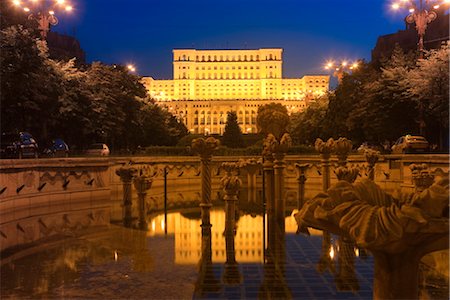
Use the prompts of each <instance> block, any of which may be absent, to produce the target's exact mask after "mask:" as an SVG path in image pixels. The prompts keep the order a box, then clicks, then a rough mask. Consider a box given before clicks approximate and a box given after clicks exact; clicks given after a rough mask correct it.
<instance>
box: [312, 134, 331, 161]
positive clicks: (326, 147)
mask: <svg viewBox="0 0 450 300" xmlns="http://www.w3.org/2000/svg"><path fill="white" fill-rule="evenodd" d="M333 147H334V140H333V138H329V139H328V141H326V142H324V141H322V139H320V138H318V139H316V142H315V143H314V148H315V149H316V151H317V152H319V153H320V154H321V155H322V156H323V157H328V158H329V157H330V155H331V152H333Z"/></svg>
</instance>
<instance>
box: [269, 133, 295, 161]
mask: <svg viewBox="0 0 450 300" xmlns="http://www.w3.org/2000/svg"><path fill="white" fill-rule="evenodd" d="M291 145H292V139H291V136H290V135H289V134H288V133H285V134H283V136H282V137H281V139H280V141H278V140H277V139H276V137H275V136H274V135H273V134H271V133H269V134H268V135H267V137H266V138H265V139H264V144H263V147H264V148H263V152H262V155H263V156H264V157H265V158H268V159H269V160H271V159H272V157H273V155H276V154H281V153H286V152H287V151H288V150H289V148H290V147H291Z"/></svg>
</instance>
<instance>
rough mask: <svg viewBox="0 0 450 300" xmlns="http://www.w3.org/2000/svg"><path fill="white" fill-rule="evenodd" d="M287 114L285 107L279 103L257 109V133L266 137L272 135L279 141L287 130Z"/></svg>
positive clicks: (288, 121) (288, 120)
mask: <svg viewBox="0 0 450 300" xmlns="http://www.w3.org/2000/svg"><path fill="white" fill-rule="evenodd" d="M289 123H290V119H289V114H288V111H287V108H286V106H284V105H282V104H280V103H269V104H266V105H263V106H260V107H258V115H257V117H256V126H257V128H258V132H261V133H263V134H264V135H267V134H269V133H271V134H273V135H274V136H275V137H276V138H277V139H280V138H281V137H282V136H283V134H284V133H286V132H287V131H288V128H289Z"/></svg>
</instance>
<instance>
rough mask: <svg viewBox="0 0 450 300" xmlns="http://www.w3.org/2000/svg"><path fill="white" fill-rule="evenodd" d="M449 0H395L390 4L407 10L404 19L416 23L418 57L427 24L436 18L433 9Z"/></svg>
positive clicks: (396, 8) (395, 7) (420, 53)
mask: <svg viewBox="0 0 450 300" xmlns="http://www.w3.org/2000/svg"><path fill="white" fill-rule="evenodd" d="M449 3H450V1H449V0H419V1H416V0H397V2H395V3H393V4H392V8H393V9H394V10H399V9H401V8H405V9H408V10H409V15H408V16H406V18H405V20H406V22H408V23H409V24H416V30H417V35H418V36H419V41H418V43H417V50H418V51H419V57H420V58H423V37H424V36H425V31H426V30H427V27H428V24H429V23H431V22H433V21H434V20H435V19H436V18H437V13H436V11H435V10H437V9H439V8H440V7H441V5H444V4H449Z"/></svg>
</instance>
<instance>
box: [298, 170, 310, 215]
mask: <svg viewBox="0 0 450 300" xmlns="http://www.w3.org/2000/svg"><path fill="white" fill-rule="evenodd" d="M310 166H311V165H310V164H295V167H296V168H297V170H298V177H297V181H298V189H297V195H298V204H297V208H298V210H300V209H302V207H303V203H304V202H305V183H306V170H308V168H309V167H310Z"/></svg>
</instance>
